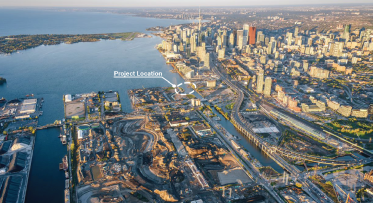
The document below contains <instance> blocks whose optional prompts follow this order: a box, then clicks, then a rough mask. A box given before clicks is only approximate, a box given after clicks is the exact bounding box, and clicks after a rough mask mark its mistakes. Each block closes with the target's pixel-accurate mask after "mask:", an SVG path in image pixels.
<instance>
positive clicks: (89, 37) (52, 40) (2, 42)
mask: <svg viewBox="0 0 373 203" xmlns="http://www.w3.org/2000/svg"><path fill="white" fill-rule="evenodd" d="M146 37H148V38H150V37H151V36H150V35H148V34H144V33H139V32H122V33H103V34H37V35H10V36H2V37H0V54H12V53H14V52H17V51H21V50H26V49H31V48H35V47H38V46H41V45H58V44H62V43H65V44H74V43H79V42H97V41H100V40H116V39H121V40H123V41H130V40H133V39H135V38H146Z"/></svg>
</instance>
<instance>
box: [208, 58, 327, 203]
mask: <svg viewBox="0 0 373 203" xmlns="http://www.w3.org/2000/svg"><path fill="white" fill-rule="evenodd" d="M213 57H214V56H213ZM211 68H212V70H213V71H214V72H215V74H217V75H218V76H219V77H220V79H222V80H223V81H224V82H225V83H226V84H227V85H228V86H229V87H230V88H232V89H233V90H234V91H235V92H236V93H237V95H238V97H237V100H236V102H235V104H234V106H233V109H232V112H231V118H232V123H233V124H234V125H235V126H236V127H238V128H239V129H240V130H241V131H243V132H244V133H246V135H249V136H250V137H251V138H252V139H254V141H255V142H257V143H258V144H257V145H258V146H259V147H260V148H261V149H262V150H264V151H265V150H269V151H270V152H269V153H267V154H271V149H272V150H274V149H276V148H273V147H272V146H270V145H269V144H268V143H267V142H265V141H263V140H262V139H261V138H260V137H258V136H256V134H255V133H254V132H253V131H252V130H251V129H250V128H248V127H247V125H248V124H247V122H246V120H245V119H244V118H243V117H242V116H241V115H240V113H239V111H240V107H241V104H242V102H243V99H244V92H245V93H246V94H247V95H248V96H250V93H249V92H248V91H247V90H246V89H244V88H239V87H238V86H236V85H235V84H233V83H232V82H231V81H230V80H229V79H228V78H227V77H226V76H224V75H223V74H222V73H221V72H220V71H219V70H218V69H217V68H216V67H215V66H214V65H212V67H211ZM211 126H213V125H211ZM218 134H219V133H218ZM228 146H230V145H228ZM277 149H278V148H277ZM272 158H273V159H274V160H275V161H276V162H277V163H280V165H282V166H283V167H284V168H285V170H287V171H288V172H290V174H291V175H292V176H294V177H296V178H298V181H299V182H300V183H301V184H302V185H303V189H304V190H305V191H308V192H310V191H311V189H310V188H309V185H311V184H312V183H309V182H310V181H309V180H308V179H304V178H303V177H300V176H299V174H300V171H299V170H298V169H297V168H295V167H294V166H293V165H290V164H289V163H287V162H286V161H285V160H283V159H282V158H281V157H280V156H278V155H277V154H276V155H273V156H272ZM244 163H245V162H244ZM244 166H245V164H244ZM245 168H249V167H248V166H247V167H245ZM249 171H250V170H249ZM251 171H252V170H251ZM252 174H255V173H252ZM255 175H257V177H261V175H260V174H255ZM262 184H263V186H265V187H266V189H267V190H268V189H269V188H270V187H268V188H267V184H268V183H267V182H266V181H265V182H263V183H262ZM312 189H313V187H312ZM271 190H272V192H273V189H272V188H271ZM269 191H270V190H269ZM271 194H272V193H271ZM319 194H320V195H319V196H321V197H322V196H325V197H326V199H325V201H324V200H319V198H317V197H316V196H315V195H313V194H312V193H309V195H310V196H311V197H312V198H313V199H314V200H316V201H318V202H331V203H332V202H333V201H332V200H331V199H330V198H329V197H327V196H326V195H325V194H324V193H323V192H322V191H320V193H319ZM272 195H273V194H272ZM276 195H277V193H276ZM273 196H275V195H273ZM281 201H282V199H281Z"/></svg>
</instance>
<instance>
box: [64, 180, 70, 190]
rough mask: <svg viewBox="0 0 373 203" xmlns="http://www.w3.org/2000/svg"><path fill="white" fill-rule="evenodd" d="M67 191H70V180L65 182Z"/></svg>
mask: <svg viewBox="0 0 373 203" xmlns="http://www.w3.org/2000/svg"><path fill="white" fill-rule="evenodd" d="M65 189H69V180H65Z"/></svg>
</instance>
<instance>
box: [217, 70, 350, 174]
mask: <svg viewBox="0 0 373 203" xmlns="http://www.w3.org/2000/svg"><path fill="white" fill-rule="evenodd" d="M212 69H213V71H214V72H215V73H216V74H217V75H219V76H220V78H221V79H222V80H224V82H225V83H226V84H227V85H228V86H229V87H230V88H232V89H233V90H234V91H235V92H236V93H237V95H238V98H237V100H236V102H235V104H234V106H233V109H232V111H231V115H230V117H231V121H232V123H233V125H234V126H235V127H236V128H237V129H238V130H239V131H240V132H242V133H243V134H244V135H245V136H246V137H247V138H249V139H250V140H251V141H252V142H253V143H254V144H255V145H256V146H258V147H259V148H260V149H261V150H263V151H264V152H265V153H267V154H268V155H269V156H270V157H272V158H273V159H274V160H275V161H276V162H277V163H279V164H280V165H281V166H283V167H284V166H285V165H288V164H285V163H287V162H286V161H283V160H279V159H282V158H281V157H279V156H275V155H277V154H280V155H282V156H285V157H287V158H290V159H293V160H299V161H310V162H316V163H323V164H328V165H348V164H353V163H354V162H355V161H338V160H335V159H332V158H329V157H320V156H312V155H307V154H303V153H298V152H295V151H291V150H289V149H285V148H281V147H277V146H274V145H272V144H269V143H268V142H266V141H264V140H263V139H262V138H261V137H259V136H257V135H256V134H255V133H254V132H253V131H252V130H251V129H250V128H248V127H247V126H248V125H249V124H248V123H247V121H246V120H245V119H244V118H243V116H242V115H241V114H240V107H241V104H242V103H243V100H244V95H245V94H247V95H248V96H250V93H249V92H248V91H247V90H246V89H244V88H239V87H238V86H237V85H235V84H233V83H232V82H231V81H230V80H229V79H228V78H226V77H225V76H224V75H223V74H222V73H220V71H219V70H217V69H216V67H213V68H212ZM244 93H245V94H244ZM284 168H285V169H287V168H288V169H289V172H290V171H294V169H292V168H295V167H293V166H291V165H290V166H286V167H284ZM288 169H287V170H288ZM294 172H297V171H294Z"/></svg>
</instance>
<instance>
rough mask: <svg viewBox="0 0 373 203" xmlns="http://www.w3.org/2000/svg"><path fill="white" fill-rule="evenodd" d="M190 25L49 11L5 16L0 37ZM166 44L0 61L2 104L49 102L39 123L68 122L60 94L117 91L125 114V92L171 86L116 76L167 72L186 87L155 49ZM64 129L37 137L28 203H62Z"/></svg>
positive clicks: (100, 46) (44, 50)
mask: <svg viewBox="0 0 373 203" xmlns="http://www.w3.org/2000/svg"><path fill="white" fill-rule="evenodd" d="M186 22H189V21H178V20H162V19H150V18H137V17H131V16H124V15H115V14H106V13H78V12H51V11H35V10H9V9H0V35H14V34H37V33H56V34H58V33H108V32H129V31H138V32H145V29H146V28H148V27H153V26H158V25H161V26H168V25H170V24H180V23H186ZM161 41H162V39H160V38H156V37H153V38H142V39H135V40H133V41H121V40H115V41H99V42H92V43H91V42H87V43H78V44H72V45H67V44H60V45H54V46H39V47H36V48H33V49H29V50H25V51H20V52H19V53H14V54H11V55H0V76H1V77H5V78H6V79H7V83H6V85H3V86H0V98H1V97H5V98H7V99H13V98H20V97H25V95H27V94H34V95H35V97H42V98H44V101H45V102H44V105H43V111H44V114H43V116H41V117H40V119H39V124H40V125H44V124H48V123H52V122H54V121H55V120H57V119H61V118H63V116H64V112H63V102H62V95H63V94H68V93H72V94H75V93H84V92H92V91H95V92H97V91H100V90H118V91H119V93H120V96H121V101H122V104H123V105H122V107H123V110H124V111H127V112H128V111H132V109H131V108H130V105H129V99H128V97H127V90H129V89H133V88H141V87H154V86H168V85H169V84H168V83H167V82H166V81H164V80H162V79H114V78H113V71H115V70H118V71H123V70H126V71H131V70H138V71H161V72H163V76H164V77H165V78H167V79H168V80H170V81H175V80H176V81H177V82H182V81H183V80H182V78H181V77H179V75H177V74H174V73H171V72H169V70H170V69H171V67H170V66H168V65H166V64H165V60H164V58H163V57H162V56H161V55H160V53H159V52H158V51H157V50H156V49H154V47H155V45H156V44H158V43H161ZM58 135H59V130H57V129H48V130H42V131H38V132H37V135H36V137H37V138H36V144H35V150H34V156H33V163H32V166H31V172H30V178H29V184H28V190H27V194H26V202H27V203H34V202H38V203H39V202H48V203H49V202H61V203H62V202H64V200H63V190H64V184H65V183H64V173H63V172H61V171H59V170H58V164H59V163H60V162H61V159H62V157H63V156H64V155H65V154H66V147H64V146H62V145H61V143H60V141H59V139H58Z"/></svg>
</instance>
